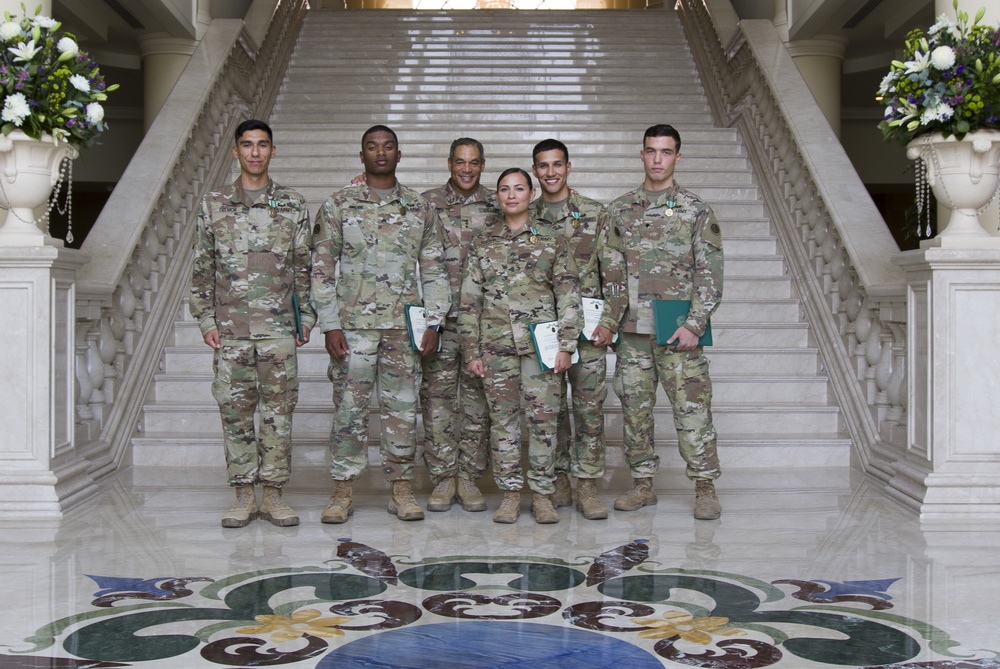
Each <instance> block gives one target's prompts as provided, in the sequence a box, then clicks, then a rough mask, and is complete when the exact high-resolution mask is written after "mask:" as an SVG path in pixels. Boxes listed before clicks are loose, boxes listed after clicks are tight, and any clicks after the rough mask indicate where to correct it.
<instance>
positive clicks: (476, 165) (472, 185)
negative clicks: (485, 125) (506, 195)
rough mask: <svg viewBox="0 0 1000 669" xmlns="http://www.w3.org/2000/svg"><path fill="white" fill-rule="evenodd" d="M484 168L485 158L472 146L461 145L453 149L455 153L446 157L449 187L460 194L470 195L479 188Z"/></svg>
mask: <svg viewBox="0 0 1000 669" xmlns="http://www.w3.org/2000/svg"><path fill="white" fill-rule="evenodd" d="M485 168H486V159H485V158H483V157H482V156H481V155H480V154H479V149H477V148H476V147H474V146H468V145H462V146H459V147H457V148H456V149H455V155H454V156H451V157H450V158H448V171H449V172H451V187H452V188H454V189H455V190H456V191H458V192H459V194H461V195H472V191H474V190H476V189H477V188H479V179H480V178H481V177H482V176H483V169H485Z"/></svg>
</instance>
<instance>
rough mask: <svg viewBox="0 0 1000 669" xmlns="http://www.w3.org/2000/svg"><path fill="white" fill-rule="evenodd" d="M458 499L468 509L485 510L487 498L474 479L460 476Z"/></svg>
mask: <svg viewBox="0 0 1000 669" xmlns="http://www.w3.org/2000/svg"><path fill="white" fill-rule="evenodd" d="M458 501H459V502H461V504H462V508H463V509H465V510H466V511H485V510H486V498H485V497H483V493H481V492H479V487H478V486H477V485H476V482H475V481H473V480H472V479H467V478H464V477H462V476H459V477H458Z"/></svg>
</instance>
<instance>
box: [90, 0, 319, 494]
mask: <svg viewBox="0 0 1000 669" xmlns="http://www.w3.org/2000/svg"><path fill="white" fill-rule="evenodd" d="M307 10H308V4H307V2H306V0H255V2H254V4H253V6H252V7H251V9H250V11H249V12H248V15H247V16H248V21H247V23H244V21H240V20H218V19H217V20H215V21H213V22H212V24H211V26H210V27H209V29H208V31H207V32H206V33H205V35H204V37H203V38H202V40H201V41H200V43H199V44H198V47H197V48H196V50H195V52H194V54H192V56H191V60H190V61H189V63H188V65H187V67H186V68H185V69H184V71H183V72H182V73H181V75H180V77H179V78H178V80H177V83H176V84H175V85H174V87H173V89H172V91H171V93H170V96H169V97H168V98H167V100H166V101H165V102H164V105H163V107H162V109H161V111H160V113H159V114H158V115H157V117H156V119H155V120H154V122H153V124H152V125H151V126H150V128H149V131H148V132H147V133H146V135H145V137H144V138H143V141H142V143H141V144H140V146H139V149H138V151H137V152H136V154H135V156H134V157H133V159H132V161H131V162H130V163H129V166H128V168H127V169H126V170H125V173H124V174H123V175H122V178H121V180H120V181H119V183H118V185H117V187H116V188H115V190H114V192H113V193H112V195H111V197H110V198H109V200H108V203H107V205H106V206H105V207H104V209H103V211H102V212H101V215H100V217H99V218H98V220H97V222H96V223H95V225H94V228H93V229H92V230H91V232H90V234H89V235H88V236H87V239H86V241H85V242H84V244H83V247H82V250H83V252H84V253H86V254H87V255H88V256H89V257H90V262H89V264H87V265H86V266H84V267H83V268H81V270H80V271H79V272H78V274H77V280H78V283H77V291H76V296H77V297H76V308H77V322H76V342H77V346H76V357H77V364H76V387H77V393H76V396H77V400H76V441H77V444H78V448H79V452H80V454H81V455H82V456H84V457H86V458H87V460H88V461H89V463H90V467H91V474H92V476H94V477H95V478H96V477H99V476H101V475H103V474H106V473H108V472H110V471H113V470H114V469H116V468H117V466H118V465H119V464H120V463H121V461H122V459H123V457H124V454H125V452H126V448H127V446H128V440H129V439H130V438H131V437H132V436H134V435H135V434H136V433H137V432H140V431H141V430H142V425H141V422H140V418H139V417H140V415H141V409H142V405H143V402H144V401H145V399H146V397H145V396H146V393H147V391H148V389H149V387H150V384H151V382H152V379H153V377H154V376H155V374H156V373H157V371H158V370H159V368H160V355H161V351H162V349H163V346H164V344H165V342H166V337H167V336H168V334H169V333H170V332H171V324H172V322H173V321H174V319H175V318H176V316H177V306H178V305H179V304H180V303H181V299H182V296H183V294H184V293H185V292H186V291H187V289H188V285H189V281H190V267H191V260H192V251H191V235H192V232H193V228H194V220H195V216H196V215H197V204H198V202H199V201H200V199H201V197H202V196H203V195H204V194H205V192H207V190H208V189H209V188H211V187H212V186H214V185H215V184H217V183H220V182H221V181H224V180H226V179H228V178H229V174H230V172H231V168H232V156H231V154H230V147H231V146H232V140H231V137H232V133H233V131H234V129H235V127H236V125H237V124H239V123H240V122H241V121H242V120H244V119H246V118H250V117H259V118H266V117H267V116H268V115H269V114H270V110H271V108H272V106H273V104H274V100H275V98H276V96H277V92H278V87H279V85H280V83H281V73H282V72H283V71H284V69H285V67H286V65H287V62H288V59H289V57H290V55H291V50H292V47H293V46H294V43H295V36H296V34H297V32H298V29H299V26H300V25H301V23H302V19H303V17H304V14H305V12H306V11H307Z"/></svg>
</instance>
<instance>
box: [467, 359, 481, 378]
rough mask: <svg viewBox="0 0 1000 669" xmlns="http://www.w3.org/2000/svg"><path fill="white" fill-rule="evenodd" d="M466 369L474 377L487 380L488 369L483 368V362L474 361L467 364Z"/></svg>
mask: <svg viewBox="0 0 1000 669" xmlns="http://www.w3.org/2000/svg"><path fill="white" fill-rule="evenodd" d="M465 368H466V369H468V370H469V373H471V374H472V375H474V376H478V377H479V378H481V379H485V378H486V368H485V367H484V366H483V361H482V360H473V361H472V362H470V363H469V364H467V365H466V366H465Z"/></svg>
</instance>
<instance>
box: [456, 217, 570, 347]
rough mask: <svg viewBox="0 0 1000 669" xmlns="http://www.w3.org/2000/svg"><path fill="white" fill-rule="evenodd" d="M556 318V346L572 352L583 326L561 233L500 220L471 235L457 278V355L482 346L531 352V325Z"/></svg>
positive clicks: (564, 241) (567, 247)
mask: <svg viewBox="0 0 1000 669" xmlns="http://www.w3.org/2000/svg"><path fill="white" fill-rule="evenodd" d="M554 320H558V321H559V350H560V351H567V352H569V353H573V352H575V351H576V342H577V338H578V337H579V336H580V329H581V328H582V327H583V316H582V314H581V309H580V287H579V280H578V278H577V273H576V263H575V261H574V260H573V256H572V255H571V254H570V252H569V245H568V244H567V242H566V240H565V239H563V238H562V237H552V236H548V235H545V234H544V233H541V232H539V230H538V227H537V222H536V221H532V220H529V221H528V223H527V224H525V225H524V226H523V227H521V228H519V229H518V230H517V231H512V230H511V229H510V228H508V227H507V225H506V224H505V223H504V221H503V219H502V218H499V219H497V220H496V222H495V223H494V224H493V225H492V226H491V227H490V228H488V229H487V230H486V231H484V232H483V234H481V235H479V236H478V237H476V239H475V240H473V242H472V248H471V249H469V257H468V259H467V261H466V264H465V278H464V279H463V281H462V306H461V309H460V310H459V314H458V332H459V339H460V347H461V350H462V357H463V358H464V359H465V360H477V359H479V358H480V357H481V353H482V351H483V350H494V351H499V352H509V351H511V349H513V350H514V352H516V353H517V355H526V354H531V353H534V351H535V349H534V346H533V344H532V343H531V332H530V329H529V325H530V324H531V323H542V322H545V321H554Z"/></svg>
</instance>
